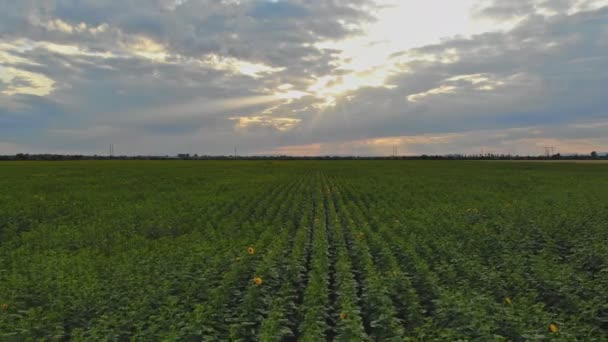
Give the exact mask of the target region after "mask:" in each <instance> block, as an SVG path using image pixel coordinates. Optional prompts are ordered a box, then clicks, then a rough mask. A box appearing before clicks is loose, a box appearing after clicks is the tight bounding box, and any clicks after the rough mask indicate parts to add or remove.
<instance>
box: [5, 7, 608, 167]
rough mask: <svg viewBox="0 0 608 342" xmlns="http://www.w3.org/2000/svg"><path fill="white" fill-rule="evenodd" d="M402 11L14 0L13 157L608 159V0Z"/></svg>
mask: <svg viewBox="0 0 608 342" xmlns="http://www.w3.org/2000/svg"><path fill="white" fill-rule="evenodd" d="M402 3H403V2H401V1H398V0H395V1H390V0H385V1H372V0H352V1H344V0H332V1H326V0H284V1H280V0H279V1H266V0H240V1H238V0H221V1H220V0H189V1H188V0H105V1H98V0H45V1H43V0H20V1H13V0H0V154H13V153H19V152H29V153H45V152H49V153H85V154H104V153H107V150H108V145H109V144H110V143H113V144H114V145H116V152H117V153H119V154H131V155H132V154H155V155H164V154H176V153H198V154H229V153H231V152H232V151H233V149H234V147H235V146H236V147H238V149H239V152H240V154H249V155H253V154H296V155H321V154H322V155H325V154H359V155H387V154H391V153H392V152H393V146H397V148H398V151H399V153H402V154H422V153H433V154H434V153H437V154H446V153H479V151H480V150H481V149H482V148H483V149H484V151H492V152H495V153H514V154H534V155H538V154H541V153H543V150H542V148H543V147H544V146H556V147H557V148H558V150H559V151H560V152H562V153H576V152H578V153H589V152H590V151H592V150H597V151H608V133H607V132H608V96H606V95H607V94H608V93H607V89H608V1H604V0H602V1H597V0H596V1H594V0H571V1H570V0H559V1H557V0H509V1H506V0H505V1H500V0H490V1H473V0H462V1H460V2H459V1H454V4H456V5H454V4H452V5H450V6H456V7H457V8H456V9H458V8H461V9H462V13H463V16H462V18H461V19H462V20H461V21H458V20H456V19H454V18H453V19H454V20H453V21H450V20H449V17H448V19H446V14H445V12H443V11H442V8H441V7H439V6H441V4H442V1H422V0H421V1H420V5H419V6H420V7H418V8H419V10H420V15H419V16H423V18H422V19H421V21H420V23H416V24H414V23H412V22H411V21H408V19H407V18H411V20H413V18H416V14H417V12H416V11H417V10H418V9H417V7H416V6H415V5H412V4H408V5H407V6H408V7H407V8H405V7H403V6H404V5H402ZM410 3H414V4H415V1H412V2H410ZM425 4H426V5H425ZM429 4H432V5H433V6H436V7H435V8H434V9H431V7H429V6H431V5H429ZM424 6H426V8H425V9H424V10H423V7H424ZM458 6H459V7H458ZM443 10H444V11H445V10H446V9H443ZM399 11H402V12H399ZM453 12H455V9H454V8H451V9H450V13H453ZM391 13H393V14H394V13H404V14H406V13H407V14H410V15H408V16H407V18H406V17H404V18H403V21H402V22H401V24H400V21H399V17H398V16H396V17H395V16H394V15H393V16H392V17H389V16H390V15H391ZM391 20H392V21H391ZM408 22H409V23H410V24H409V25H408ZM452 24H453V25H454V26H453V28H452V26H449V25H452ZM433 27H438V28H441V29H440V30H437V31H436V32H435V31H433ZM417 28H418V29H420V30H421V32H416V29H417ZM382 30H384V31H382ZM452 31H453V32H452ZM446 32H449V33H447V34H446ZM420 37H424V41H422V42H421V41H420V40H421V38H420Z"/></svg>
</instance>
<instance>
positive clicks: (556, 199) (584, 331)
mask: <svg viewBox="0 0 608 342" xmlns="http://www.w3.org/2000/svg"><path fill="white" fill-rule="evenodd" d="M607 242H608V165H586V164H574V163H573V164H554V163H498V162H497V163H487V162H483V161H481V162H470V161H452V162H450V161H255V162H250V161H121V162H111V161H106V162H55V163H45V162H21V163H20V162H4V163H0V305H1V306H0V340H2V341H4V340H9V341H13V340H14V341H28V340H39V339H44V340H77V341H78V340H87V341H89V340H108V341H116V340H120V341H128V340H135V341H160V340H164V341H174V340H179V341H181V340H185V341H201V340H204V341H216V340H234V341H237V340H238V341H249V340H261V341H280V340H290V339H291V340H295V339H297V340H302V341H324V340H336V341H359V340H376V341H388V340H393V341H403V340H416V341H418V340H443V341H453V340H458V339H461V340H479V341H494V340H501V339H506V340H520V341H521V340H528V339H541V338H558V339H561V340H568V341H570V340H576V339H578V340H583V341H590V340H602V339H605V338H606V336H607V334H608V290H607V289H608V243H607Z"/></svg>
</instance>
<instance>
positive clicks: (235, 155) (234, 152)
mask: <svg viewBox="0 0 608 342" xmlns="http://www.w3.org/2000/svg"><path fill="white" fill-rule="evenodd" d="M236 156H237V154H236V146H235V147H234V159H236Z"/></svg>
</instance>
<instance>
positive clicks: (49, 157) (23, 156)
mask: <svg viewBox="0 0 608 342" xmlns="http://www.w3.org/2000/svg"><path fill="white" fill-rule="evenodd" d="M596 159H598V160H608V153H602V154H600V153H597V152H596V151H593V152H591V153H590V154H587V155H583V154H574V155H561V154H559V153H557V154H554V155H552V156H520V155H509V154H484V155H480V154H479V155H467V154H449V155H426V154H423V155H418V156H387V157H378V156H376V157H373V156H309V157H298V156H287V155H277V156H226V155H222V156H211V155H197V154H195V155H190V154H178V155H177V156H99V155H77V154H75V155H65V154H27V153H19V154H15V155H0V161H11V160H12V161H18V160H38V161H69V160H596Z"/></svg>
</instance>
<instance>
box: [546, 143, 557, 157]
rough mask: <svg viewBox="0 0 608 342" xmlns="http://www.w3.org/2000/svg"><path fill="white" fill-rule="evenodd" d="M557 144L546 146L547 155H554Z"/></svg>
mask: <svg viewBox="0 0 608 342" xmlns="http://www.w3.org/2000/svg"><path fill="white" fill-rule="evenodd" d="M554 152H555V146H546V147H545V157H547V158H549V157H551V156H553V155H554V154H555V153H554Z"/></svg>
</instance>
